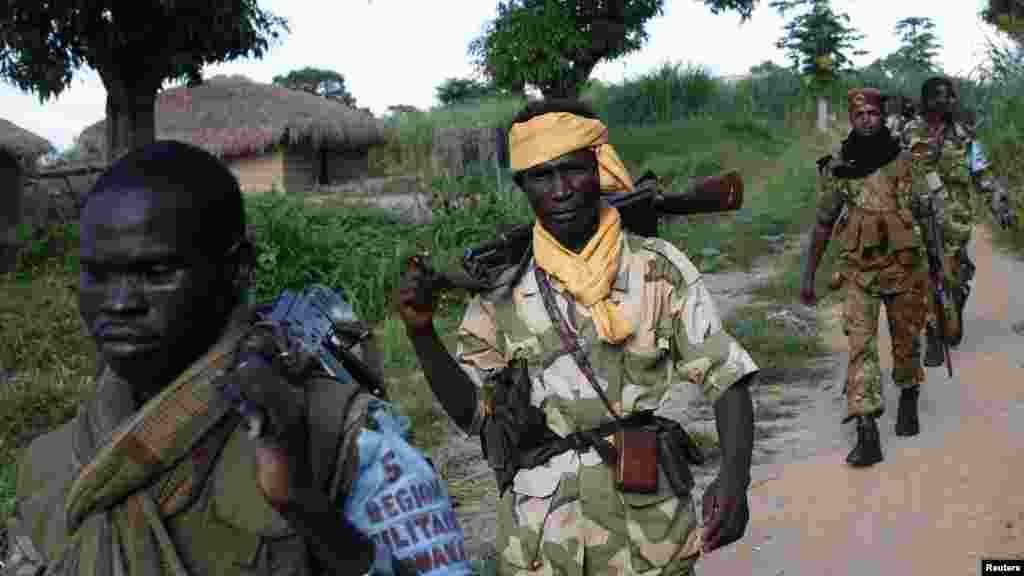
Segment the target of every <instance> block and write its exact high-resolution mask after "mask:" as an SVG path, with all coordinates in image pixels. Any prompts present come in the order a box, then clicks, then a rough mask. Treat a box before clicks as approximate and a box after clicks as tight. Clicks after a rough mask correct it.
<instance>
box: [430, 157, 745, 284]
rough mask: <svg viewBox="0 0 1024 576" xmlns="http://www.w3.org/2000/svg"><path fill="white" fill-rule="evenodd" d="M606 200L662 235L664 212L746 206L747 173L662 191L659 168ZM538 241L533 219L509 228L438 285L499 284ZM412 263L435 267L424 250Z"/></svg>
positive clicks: (632, 224)
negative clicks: (660, 226) (504, 273)
mask: <svg viewBox="0 0 1024 576" xmlns="http://www.w3.org/2000/svg"><path fill="white" fill-rule="evenodd" d="M604 199H605V201H607V202H608V204H609V205H611V206H614V207H616V208H618V210H619V214H620V215H621V217H622V226H623V228H624V229H625V230H626V231H628V232H631V233H633V234H637V235H639V236H657V234H658V222H659V220H660V219H661V217H662V216H682V215H693V214H713V213H718V212H731V211H734V210H738V209H739V208H741V207H742V206H743V179H742V177H741V176H740V174H739V172H737V171H730V172H726V173H724V174H720V175H718V176H711V177H708V178H700V179H695V180H692V181H691V182H690V184H689V186H688V187H687V190H686V192H684V193H682V194H662V193H661V192H660V190H659V188H658V179H657V177H656V176H655V175H654V173H653V172H650V171H648V172H646V173H645V174H644V175H643V176H641V177H640V179H639V180H637V182H636V184H635V186H634V191H633V192H631V193H627V194H606V195H604ZM532 241H533V224H523V225H520V226H516V227H513V228H511V229H508V230H505V231H504V232H501V233H499V234H498V236H497V237H496V238H494V239H493V240H489V241H487V242H484V243H482V244H478V245H476V246H473V247H471V248H467V249H466V251H465V253H464V254H463V256H462V268H463V270H462V271H460V272H444V273H437V272H432V275H433V278H434V286H435V289H436V290H446V289H451V288H463V289H467V290H470V291H473V292H476V291H480V290H486V289H488V288H490V287H492V286H493V283H494V280H495V279H496V277H497V275H498V274H499V273H500V272H501V271H504V270H506V269H508V268H509V267H511V266H515V265H517V264H519V263H520V262H521V261H522V260H523V257H524V256H525V255H526V253H527V251H528V250H529V248H530V243H531V242H532ZM411 264H413V265H415V266H419V267H421V268H424V269H428V268H429V259H428V258H426V257H424V256H423V255H420V256H415V257H413V258H412V261H411Z"/></svg>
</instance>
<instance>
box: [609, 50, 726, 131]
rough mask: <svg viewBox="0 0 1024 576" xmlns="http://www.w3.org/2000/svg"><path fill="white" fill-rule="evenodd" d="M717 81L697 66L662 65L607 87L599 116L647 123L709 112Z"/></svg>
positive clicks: (621, 123) (620, 122)
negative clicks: (630, 79)
mask: <svg viewBox="0 0 1024 576" xmlns="http://www.w3.org/2000/svg"><path fill="white" fill-rule="evenodd" d="M720 89H721V83H720V82H718V81H716V80H715V79H714V78H712V76H711V73H710V72H708V71H707V69H705V68H702V67H698V66H687V67H683V66H681V65H680V64H667V63H666V64H663V65H662V66H661V67H659V68H657V69H655V70H654V71H652V72H649V73H647V74H644V75H642V76H640V77H638V78H636V79H634V80H632V81H629V82H625V83H623V84H621V85H616V86H611V87H609V88H608V89H607V90H606V93H605V94H604V97H603V98H604V102H595V105H597V106H598V107H600V108H602V110H601V112H602V117H603V118H604V119H605V120H606V121H607V122H608V123H609V124H611V125H616V126H627V125H632V126H635V125H647V124H655V123H658V124H662V123H671V122H675V121H677V120H682V119H684V118H690V117H692V116H695V115H698V114H701V113H704V112H713V111H715V110H713V105H714V104H716V103H717V102H718V92H719V91H720Z"/></svg>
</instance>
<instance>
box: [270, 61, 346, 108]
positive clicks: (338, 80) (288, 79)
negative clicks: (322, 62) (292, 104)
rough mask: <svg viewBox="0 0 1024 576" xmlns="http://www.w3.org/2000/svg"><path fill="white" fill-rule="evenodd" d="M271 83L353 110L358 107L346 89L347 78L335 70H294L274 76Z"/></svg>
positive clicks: (308, 68)
mask: <svg viewBox="0 0 1024 576" xmlns="http://www.w3.org/2000/svg"><path fill="white" fill-rule="evenodd" d="M271 82H273V83H274V84H276V85H278V86H282V87H284V88H290V89H292V90H299V91H302V92H308V93H310V94H314V95H316V96H323V97H324V98H327V99H329V100H337V101H338V102H341V103H342V104H345V105H347V106H351V107H352V108H355V106H356V99H355V98H354V97H353V96H352V94H349V92H348V89H347V88H346V87H345V76H344V75H342V74H339V73H338V72H335V71H334V70H324V69H322V68H310V67H306V68H301V69H299V70H292V71H291V72H289V73H288V74H285V75H284V76H274V78H273V80H271Z"/></svg>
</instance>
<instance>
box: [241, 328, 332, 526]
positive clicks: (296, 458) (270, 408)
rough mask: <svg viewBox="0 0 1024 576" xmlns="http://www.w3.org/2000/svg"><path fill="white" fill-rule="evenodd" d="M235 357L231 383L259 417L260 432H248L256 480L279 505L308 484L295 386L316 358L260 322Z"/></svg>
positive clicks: (302, 416) (301, 408)
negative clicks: (254, 444) (252, 441)
mask: <svg viewBox="0 0 1024 576" xmlns="http://www.w3.org/2000/svg"><path fill="white" fill-rule="evenodd" d="M238 361H239V364H238V366H237V368H236V369H235V370H234V372H233V373H232V374H231V376H230V377H231V378H232V380H233V381H232V384H231V385H233V386H234V387H235V389H236V390H237V391H239V392H240V393H241V396H242V397H243V398H244V399H245V403H246V404H247V405H248V406H250V407H251V408H250V409H253V408H254V409H255V410H258V411H259V413H260V416H261V417H262V419H263V420H264V421H263V422H262V427H263V430H260V431H259V432H260V433H259V434H250V435H251V436H254V437H255V440H256V442H258V447H257V450H256V469H255V474H256V480H257V484H258V485H259V487H260V490H261V491H262V492H263V495H264V497H265V498H266V499H267V502H268V503H269V504H270V505H271V506H273V507H274V508H275V509H281V507H282V506H286V505H288V504H291V503H293V500H294V497H295V494H297V493H299V492H300V491H302V490H305V489H307V488H309V487H311V486H312V484H313V482H312V477H311V476H312V470H311V464H310V461H309V455H308V446H307V444H306V437H307V422H306V406H305V402H304V395H303V393H302V390H301V388H300V386H301V385H302V382H303V380H304V379H305V378H306V377H307V376H308V375H309V373H310V371H311V370H312V368H313V367H314V366H315V365H316V363H317V359H316V358H315V357H314V356H312V355H310V354H308V353H306V352H305V351H304V350H302V349H301V348H300V347H298V346H295V345H294V341H293V340H290V339H289V338H288V337H287V336H286V335H284V333H283V331H281V330H280V328H279V327H277V326H275V325H266V324H264V325H258V326H257V327H256V328H254V329H253V330H252V332H250V334H249V335H248V336H246V337H245V338H243V339H242V341H241V343H240V344H239V347H238ZM244 414H245V411H243V415H244Z"/></svg>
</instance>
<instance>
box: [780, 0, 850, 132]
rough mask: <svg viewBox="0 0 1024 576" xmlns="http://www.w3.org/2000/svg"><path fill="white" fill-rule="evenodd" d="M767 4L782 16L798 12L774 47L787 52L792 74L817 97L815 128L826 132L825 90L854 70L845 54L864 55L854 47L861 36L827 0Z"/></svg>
mask: <svg viewBox="0 0 1024 576" xmlns="http://www.w3.org/2000/svg"><path fill="white" fill-rule="evenodd" d="M769 5H770V6H771V7H772V8H775V9H777V10H778V11H779V13H780V14H781V15H782V16H786V14H787V13H789V12H793V11H800V12H798V13H797V14H796V15H795V16H794V17H793V18H792V19H791V20H790V21H789V22H787V23H786V26H785V28H784V30H785V33H784V34H783V36H782V38H780V39H779V41H778V42H776V44H775V45H776V46H777V47H779V48H782V49H784V50H786V52H787V54H788V56H789V58H790V60H791V61H792V63H793V70H794V72H796V73H798V74H803V75H804V76H805V78H807V79H808V80H809V82H808V84H809V87H810V89H811V91H812V92H816V93H817V94H818V129H819V130H821V131H823V132H824V131H827V130H828V114H829V112H828V100H827V99H826V98H825V96H824V88H826V87H827V86H829V85H830V84H831V83H832V82H834V81H835V80H836V79H837V78H838V76H839V75H840V74H842V73H848V72H852V71H853V64H852V62H851V61H850V58H849V56H848V55H847V54H848V53H850V54H852V55H863V54H866V52H865V51H863V50H857V49H855V48H854V46H855V43H856V42H857V41H859V40H862V39H863V38H864V35H863V34H861V33H859V32H858V31H857V30H856V29H854V28H852V27H850V25H849V22H850V16H849V15H848V14H846V13H842V14H836V13H835V12H834V11H833V10H832V5H831V2H829V0H774V1H773V2H771V4H769ZM801 10H802V11H801Z"/></svg>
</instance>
